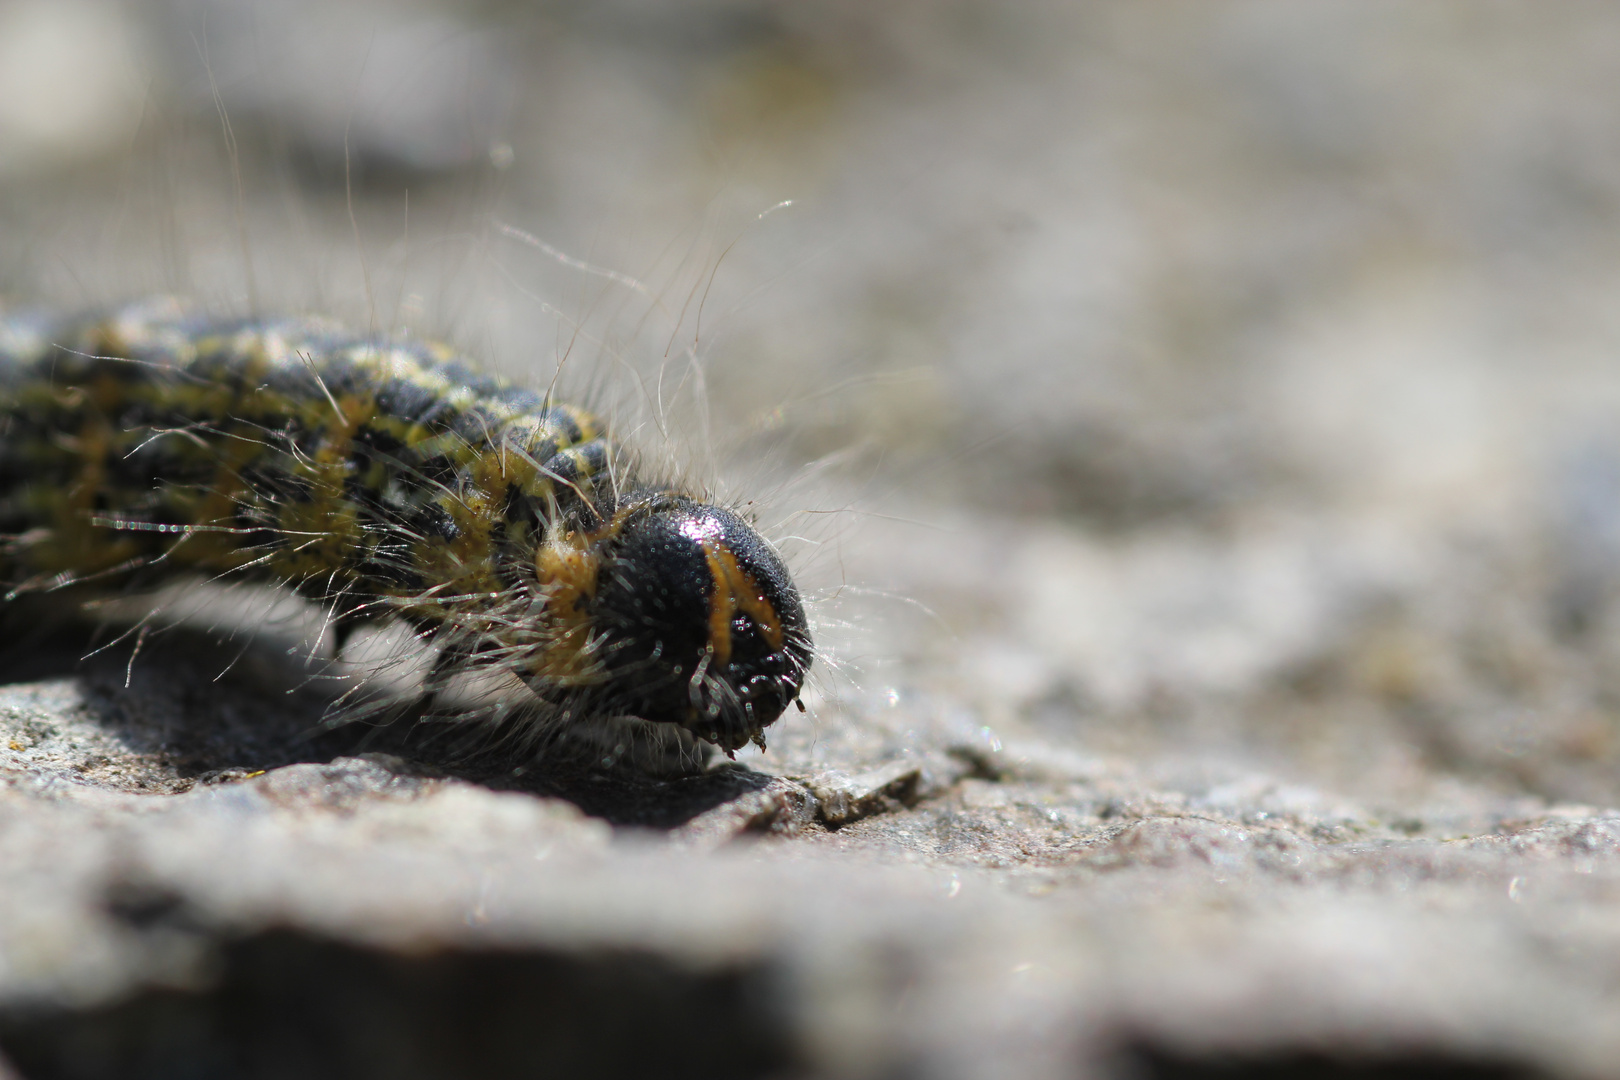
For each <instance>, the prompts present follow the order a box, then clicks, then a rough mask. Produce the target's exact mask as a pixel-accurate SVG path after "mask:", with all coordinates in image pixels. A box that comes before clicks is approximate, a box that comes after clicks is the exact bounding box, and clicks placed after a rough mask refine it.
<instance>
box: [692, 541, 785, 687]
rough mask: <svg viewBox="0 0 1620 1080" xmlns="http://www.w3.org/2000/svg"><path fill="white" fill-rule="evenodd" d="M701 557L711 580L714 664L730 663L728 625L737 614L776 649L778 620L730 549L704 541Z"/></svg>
mask: <svg viewBox="0 0 1620 1080" xmlns="http://www.w3.org/2000/svg"><path fill="white" fill-rule="evenodd" d="M703 555H704V558H706V559H708V561H709V576H710V577H711V578H713V579H714V592H713V593H711V594H710V595H709V648H710V649H711V650H712V651H713V653H714V662H715V663H716V664H719V665H721V666H722V667H724V666H725V665H726V664H729V663H731V622H732V619H734V618H735V617H736V614H737V612H738V611H741V612H742V613H743V614H745V615H747V616H749V617H750V618H752V619H753V620H754V622H756V623H758V624H759V629H760V633H762V634H764V635H765V643H766V644H767V645H769V646H770V647H771V648H772V649H780V648H781V647H782V641H783V638H784V634H783V631H782V619H781V616H780V615H778V614H777V612H776V608H775V607H774V606H773V605H772V604H771V602H770V601H769V600H767V599H766V598H765V593H764V592H763V591H762V590H761V589H760V587H759V582H757V581H755V580H754V576H753V575H752V574H750V573H749V572H748V571H746V570H744V569H743V568H742V567H740V566H738V565H737V557H736V556H735V555H733V554H732V553H731V549H730V548H727V547H724V546H722V545H720V544H717V543H715V542H714V541H712V540H705V541H703Z"/></svg>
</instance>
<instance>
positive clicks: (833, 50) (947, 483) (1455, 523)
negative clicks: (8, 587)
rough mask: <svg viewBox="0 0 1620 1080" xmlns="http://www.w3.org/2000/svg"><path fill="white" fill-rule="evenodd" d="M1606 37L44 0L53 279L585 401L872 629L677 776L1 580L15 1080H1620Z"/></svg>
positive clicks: (45, 252)
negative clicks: (24, 593)
mask: <svg viewBox="0 0 1620 1080" xmlns="http://www.w3.org/2000/svg"><path fill="white" fill-rule="evenodd" d="M1617 42H1620V8H1616V7H1615V6H1614V5H1612V4H1602V3H1598V2H1596V0H1568V2H1566V3H1563V4H1559V5H1556V6H1554V5H1547V4H1545V3H1538V2H1535V0H1499V2H1494V3H1492V4H1489V5H1481V4H1479V3H1477V0H1431V2H1429V3H1425V4H1423V5H1414V4H1410V3H1397V2H1388V0H1313V2H1311V3H1301V2H1298V0H1291V2H1288V3H1277V2H1276V0H1159V2H1156V3H1154V4H1142V3H1140V2H1139V0H1091V2H1088V3H1084V4H1051V3H1045V2H1041V0H1028V2H1026V0H1007V2H1003V3H996V4H958V3H891V4H853V3H846V4H838V3H831V4H787V3H778V2H774V0H678V2H677V0H665V2H661V3H658V4H647V3H639V2H635V0H608V2H604V3H593V4H578V3H561V2H553V3H546V2H535V3H523V4H516V3H502V2H500V0H489V2H486V3H480V4H475V5H469V4H461V3H452V2H451V0H413V2H412V3H410V4H378V3H371V2H369V0H355V2H350V3H339V2H336V0H323V2H322V3H319V4H315V3H310V2H306V0H296V2H291V0H289V2H282V3H266V2H250V0H172V2H168V3H162V4H159V3H135V2H133V0H132V2H129V3H119V2H118V0H76V2H74V3H71V4H69V3H62V2H56V0H13V2H9V3H0V60H3V61H4V63H0V291H3V293H4V301H5V304H6V309H7V310H9V308H10V306H11V305H12V304H13V303H16V304H18V305H21V306H31V305H35V304H39V305H44V306H47V307H56V308H68V309H82V308H86V307H97V306H105V305H110V304H114V303H118V302H124V301H128V300H130V299H134V298H137V297H140V296H143V295H148V294H151V293H154V292H175V293H181V294H185V295H187V296H190V297H192V298H194V299H195V300H196V301H198V302H199V303H200V304H201V305H203V306H204V307H205V308H206V309H208V310H210V311H213V312H216V313H218V314H220V315H222V316H224V315H243V316H251V315H256V314H272V313H281V312H294V313H297V312H305V311H313V312H317V313H320V314H323V315H329V316H334V317H337V318H340V319H343V320H344V321H346V322H348V323H350V324H351V325H353V326H356V327H362V328H366V329H367V331H368V332H373V333H376V334H378V335H386V336H389V337H391V338H393V337H411V336H417V337H429V336H431V337H434V338H439V339H444V340H448V341H450V342H452V343H453V344H455V345H457V346H458V347H460V348H462V349H464V350H465V351H466V352H467V353H468V354H469V355H471V356H473V357H475V358H477V359H478V360H479V361H480V362H482V363H485V364H487V365H488V366H490V367H491V368H495V369H498V370H501V371H504V372H506V373H507V374H510V375H512V376H513V377H514V378H517V379H520V380H523V381H526V382H527V383H528V384H529V385H532V386H535V387H538V388H547V389H549V388H551V387H552V386H554V385H555V386H557V387H559V388H560V391H561V392H566V393H575V392H577V393H579V394H580V395H581V397H580V399H579V400H582V401H584V402H586V403H589V404H591V405H592V407H596V408H600V409H601V410H602V411H603V412H604V413H605V414H607V415H610V416H612V417H613V419H614V423H615V426H616V428H617V429H618V430H619V432H620V434H621V435H622V436H623V437H624V438H626V439H627V440H628V441H630V442H632V443H634V444H635V445H636V446H637V447H638V449H640V450H642V451H643V452H644V453H645V456H646V458H647V460H648V461H649V463H650V465H651V466H652V467H653V468H654V469H655V470H656V471H658V472H659V474H660V475H664V474H669V475H679V476H683V477H688V478H690V479H691V482H692V483H694V484H695V485H696V486H698V487H703V488H706V489H707V490H711V491H713V492H715V494H716V497H717V498H720V499H723V500H725V501H727V502H728V504H730V505H734V506H737V507H738V508H740V509H741V510H743V511H744V512H746V513H750V514H755V515H757V516H758V517H759V519H760V523H761V526H762V528H763V529H764V530H765V532H766V533H767V534H768V535H769V536H771V537H772V538H773V540H776V541H779V542H780V545H781V548H782V550H783V553H784V555H785V557H786V558H787V560H788V561H789V563H790V564H791V565H792V566H793V569H794V572H795V574H796V575H797V576H798V578H799V580H801V581H802V582H803V583H804V584H805V587H806V591H807V596H808V599H809V601H810V604H809V607H810V609H811V614H812V618H813V619H814V621H815V623H816V637H817V641H818V644H819V646H820V647H821V649H822V655H821V656H820V657H819V658H818V662H817V666H816V674H815V679H814V682H813V685H812V686H811V687H810V688H809V690H808V691H807V693H806V695H805V697H806V701H807V703H808V704H809V706H810V711H809V713H808V715H806V716H799V715H797V714H793V715H789V716H788V717H786V718H785V719H784V720H783V721H782V722H781V723H780V724H779V725H778V726H777V727H775V728H773V729H772V730H771V733H770V734H771V738H770V743H771V748H770V750H769V751H768V752H766V753H757V752H754V751H752V750H750V751H747V752H744V753H743V754H741V755H740V756H739V760H738V762H736V763H729V762H718V763H717V764H716V767H715V768H713V769H712V770H710V771H708V772H707V773H705V774H703V775H700V776H695V777H690V778H686V779H683V780H665V781H659V780H649V779H644V778H637V777H632V776H626V775H622V774H616V773H592V772H588V771H587V772H581V771H578V770H577V769H572V768H561V767H555V763H550V764H548V763H546V762H507V763H500V762H494V761H480V762H476V763H475V762H469V761H466V760H462V761H460V762H457V761H456V760H447V759H445V757H444V756H443V755H442V754H438V753H436V752H434V746H433V744H432V740H431V739H428V740H425V741H413V740H412V739H410V738H404V739H400V738H395V737H394V736H395V735H396V734H398V733H390V732H386V731H376V730H371V729H359V730H350V729H339V730H327V729H326V728H325V727H323V725H322V723H321V720H322V716H323V709H324V707H325V706H324V701H323V700H322V699H321V698H320V697H319V696H318V695H317V694H316V693H314V690H316V689H319V687H318V686H315V685H310V686H303V687H302V688H301V689H300V688H299V687H300V679H301V678H304V676H307V672H303V673H302V674H300V671H299V670H298V669H299V663H298V660H299V655H298V650H299V648H300V644H299V641H298V640H293V641H290V642H288V641H282V642H280V643H271V642H269V641H268V638H269V637H271V636H273V631H274V629H275V628H274V627H271V629H269V630H266V631H265V633H264V634H263V635H261V640H258V641H257V642H254V641H251V640H243V639H242V638H241V637H240V635H238V636H235V637H233V636H232V634H231V633H227V632H218V625H219V622H223V621H226V620H223V619H221V620H218V621H216V622H210V621H209V620H208V619H203V620H201V621H197V620H194V625H193V628H192V629H191V630H188V631H185V632H181V631H171V632H168V633H165V634H157V635H154V636H153V637H152V639H151V640H150V641H149V642H146V643H145V647H144V648H142V649H140V650H139V655H136V656H132V655H131V651H130V648H129V643H127V642H126V643H123V644H114V645H112V646H110V647H108V648H106V649H105V650H104V651H97V650H98V648H99V647H100V646H101V645H105V644H107V643H108V639H107V638H106V637H105V636H104V637H102V638H98V639H95V640H87V639H85V638H84V637H83V636H82V635H81V636H79V637H77V638H75V637H74V636H73V634H72V633H69V632H66V631H64V633H63V635H61V636H57V637H50V636H45V635H43V634H42V633H41V631H39V629H38V628H37V627H36V626H34V625H32V624H28V623H26V622H23V621H19V620H18V619H17V618H15V617H12V616H8V617H7V618H6V621H4V622H3V623H0V1055H3V1056H4V1057H5V1058H7V1059H9V1063H10V1064H9V1065H0V1073H3V1072H4V1071H5V1070H6V1069H7V1068H9V1069H11V1070H12V1071H14V1072H15V1073H17V1074H19V1075H21V1076H24V1077H27V1078H29V1080H43V1078H53V1077H62V1078H85V1080H100V1078H103V1077H107V1078H111V1077H119V1078H124V1077H142V1078H144V1077H152V1078H158V1077H162V1078H165V1080H167V1078H170V1077H198V1078H203V1077H206V1078H215V1077H218V1078H236V1077H252V1078H259V1077H283V1076H285V1077H295V1076H296V1077H312V1076H313V1077H323V1076H331V1077H344V1078H351V1077H373V1076H374V1077H390V1078H394V1077H421V1078H424V1080H428V1078H435V1080H436V1078H440V1077H461V1076H478V1077H491V1078H499V1077H504V1076H530V1075H545V1076H560V1077H568V1076H626V1077H642V1076H684V1075H690V1076H694V1077H697V1076H701V1077H727V1076H738V1077H743V1076H747V1077H783V1078H785V1077H829V1078H836V1077H850V1078H868V1077H869V1078H883V1080H898V1078H902V1077H903V1078H913V1077H915V1078H935V1077H938V1078H963V1080H967V1078H979V1077H985V1078H989V1077H997V1078H999V1077H1014V1078H1023V1077H1029V1078H1047V1077H1051V1078H1057V1077H1063V1078H1075V1077H1085V1078H1097V1080H1215V1078H1221V1077H1225V1078H1231V1077H1238V1076H1259V1077H1268V1078H1275V1080H1282V1078H1290V1077H1330V1078H1346V1080H1348V1078H1372V1077H1386V1078H1387V1077H1417V1076H1425V1077H1427V1076H1432V1075H1440V1076H1445V1077H1451V1078H1457V1080H1506V1078H1521V1077H1548V1078H1558V1080H1602V1078H1617V1080H1620V1046H1617V1045H1616V1043H1617V1041H1620V1015H1617V1012H1620V994H1617V989H1616V988H1617V982H1616V976H1615V972H1616V971H1620V903H1617V901H1620V895H1617V894H1620V812H1617V811H1616V810H1615V809H1612V808H1615V807H1620V602H1617V600H1620V438H1617V437H1616V435H1615V432H1616V430H1617V428H1616V425H1615V417H1616V415H1617V413H1620V366H1617V365H1616V364H1615V362H1614V358H1615V356H1616V355H1620V320H1616V319H1615V317H1614V297H1615V296H1616V295H1617V294H1620V228H1617V227H1616V220H1615V219H1616V216H1617V208H1620V168H1617V167H1616V161H1617V158H1620V151H1617V149H1616V147H1617V144H1616V140H1615V137H1614V133H1615V132H1617V131H1620V104H1617V103H1620V63H1617V58H1620V47H1617V45H1616V43H1617ZM221 112H223V114H224V115H223V118H222V116H221ZM222 119H223V121H224V122H223V123H222V122H221V121H222ZM181 602H182V600H178V599H177V600H175V603H176V604H179V603H181ZM224 606H225V607H233V606H236V598H233V599H231V600H230V601H229V602H227V603H226V604H225V605H224ZM241 606H244V607H245V606H246V604H245V602H244V603H243V605H241ZM7 610H8V612H9V611H10V609H7ZM110 610H111V609H110V608H103V609H101V611H102V614H107V613H108V612H109V611H110ZM57 614H60V613H57ZM216 614H218V612H217V611H216ZM237 614H238V615H241V612H240V611H238V612H237ZM305 614H307V613H305ZM210 618H213V617H212V616H210ZM239 621H241V620H239ZM246 621H247V622H250V623H259V624H263V626H271V624H275V625H276V626H283V628H285V627H290V626H292V625H293V624H294V623H296V622H297V619H295V618H292V617H290V616H289V617H288V618H287V619H285V620H282V619H281V617H280V616H277V618H276V619H271V618H269V617H268V616H266V617H264V618H263V619H260V618H258V617H257V616H251V617H248V618H247V619H246ZM211 626H212V627H214V629H215V631H216V632H208V631H209V629H210V627H211ZM261 628H262V627H261ZM306 630H307V627H306ZM293 636H294V638H295V639H296V638H297V634H296V633H295V634H294V635H293ZM315 636H316V637H318V636H319V634H318V631H317V633H316V634H315ZM137 640H140V637H139V635H137ZM378 641H380V644H378V649H379V650H380V651H384V652H385V651H386V649H387V648H388V647H391V646H389V642H388V640H384V639H382V638H379V639H375V640H374V641H373V643H374V644H377V643H378ZM304 645H305V646H307V645H308V642H307V640H306V641H305V642H304ZM289 650H291V651H289ZM289 674H291V675H292V676H293V678H292V679H291V680H290V683H289V682H288V680H286V678H285V677H286V676H287V675H289ZM289 687H291V688H292V691H293V692H288V690H289ZM407 734H409V733H407ZM7 1080H9V1078H7Z"/></svg>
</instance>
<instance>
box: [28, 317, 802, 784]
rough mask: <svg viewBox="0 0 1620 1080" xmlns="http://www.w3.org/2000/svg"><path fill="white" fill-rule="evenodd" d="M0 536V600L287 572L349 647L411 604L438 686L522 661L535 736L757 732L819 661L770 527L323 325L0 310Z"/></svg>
mask: <svg viewBox="0 0 1620 1080" xmlns="http://www.w3.org/2000/svg"><path fill="white" fill-rule="evenodd" d="M0 534H4V546H3V548H0V580H3V581H4V582H5V583H6V587H7V588H8V589H9V590H10V591H9V594H8V597H7V598H8V599H15V598H16V597H17V596H19V595H21V594H24V593H31V592H42V591H48V590H60V589H77V590H81V591H82V590H91V589H111V588H115V587H129V586H132V585H142V586H144V585H150V584H158V583H161V582H164V581H166V580H170V579H173V578H175V577H177V576H179V575H187V574H190V575H195V574H198V573H201V574H206V575H210V576H215V577H230V578H233V579H249V580H259V581H266V582H270V583H273V584H275V585H278V586H282V587H286V588H290V589H294V590H296V591H297V592H299V593H300V594H302V595H303V596H305V597H307V598H309V599H311V600H313V601H315V602H316V603H318V604H320V605H322V606H323V607H324V608H325V609H326V610H327V611H328V612H329V614H330V618H331V620H332V625H333V627H334V629H335V633H336V637H337V640H338V649H339V651H340V652H341V648H342V641H343V639H344V638H345V637H346V636H347V635H348V634H349V633H350V632H351V631H352V630H353V629H354V628H355V627H356V626H358V625H361V624H363V623H366V622H368V621H372V620H378V619H386V618H393V619H399V620H402V621H404V622H405V623H407V624H408V625H410V626H411V627H413V628H414V629H415V630H416V631H417V633H418V634H419V635H420V636H421V637H422V638H424V639H427V640H429V641H430V642H431V643H432V645H433V646H434V647H435V649H436V650H437V657H436V659H435V661H434V664H433V669H432V671H431V673H430V674H429V675H428V677H427V679H426V681H425V683H424V694H425V696H426V701H427V702H428V703H431V702H432V700H433V696H434V695H435V694H436V693H438V692H440V691H442V689H443V688H444V687H445V686H446V685H447V684H448V682H449V680H450V679H451V678H453V677H456V676H459V675H465V674H467V673H469V672H485V673H488V672H496V673H505V674H509V675H510V676H515V677H516V679H518V680H520V681H521V682H522V684H523V685H524V686H526V687H527V689H528V693H529V695H530V697H531V700H530V701H528V702H527V703H526V706H525V708H526V716H527V719H528V721H529V723H528V726H527V730H528V731H529V740H530V741H531V742H532V743H534V744H535V745H536V746H538V747H541V748H543V747H544V746H545V745H546V744H547V743H548V742H550V741H553V740H555V739H556V738H558V737H568V733H570V732H577V731H579V730H581V729H584V728H588V727H590V726H592V725H597V726H601V725H612V724H622V723H623V722H628V723H630V724H631V725H632V726H633V728H634V731H635V732H639V734H632V736H631V737H632V738H637V737H639V738H643V739H651V740H653V741H658V740H660V739H668V738H669V737H672V736H677V735H678V736H680V739H682V740H684V742H685V744H686V745H687V746H688V747H690V745H691V738H695V739H697V740H701V741H703V742H707V743H711V744H713V745H714V746H717V747H719V748H720V749H721V750H724V751H726V752H727V753H728V754H730V753H733V752H735V751H736V750H737V749H738V748H740V747H742V746H744V745H745V744H747V743H749V742H750V741H751V742H754V743H756V744H757V745H759V746H760V747H763V746H764V744H765V743H764V731H765V729H766V728H767V727H768V726H769V725H770V724H772V723H773V722H774V721H775V720H776V719H777V718H778V717H779V716H780V715H781V714H782V712H783V711H784V710H785V709H786V708H787V706H788V705H789V704H790V703H793V702H796V701H797V699H798V695H799V690H800V687H801V686H802V685H803V682H804V678H805V674H806V672H807V670H808V669H809V666H810V662H811V657H812V645H811V640H810V634H809V630H808V626H807V623H806V619H805V613H804V608H803V605H802V603H801V602H800V598H799V594H798V591H797V589H796V588H795V586H794V584H793V582H792V580H791V578H790V577H789V574H788V571H787V569H786V567H785V566H784V565H783V562H782V560H781V559H780V557H779V556H778V555H777V553H776V552H775V551H774V550H773V549H772V548H771V546H770V545H769V544H768V543H767V542H766V541H765V540H764V539H763V538H762V537H760V536H759V534H758V533H757V532H755V531H754V529H753V528H752V527H751V526H750V525H749V524H748V523H747V522H746V521H744V520H743V519H742V518H741V517H740V516H738V515H737V514H736V513H734V512H732V511H730V510H727V509H725V508H723V507H720V506H716V505H713V504H710V503H708V502H705V501H704V500H703V499H701V498H700V497H698V496H697V495H695V494H692V493H690V492H687V491H684V490H682V489H680V488H678V487H674V486H670V485H661V484H654V483H647V482H644V481H641V480H639V479H638V478H637V477H636V475H635V469H634V466H633V462H632V460H631V459H630V457H629V456H628V455H627V454H625V453H623V452H622V451H621V450H620V449H619V448H618V447H616V446H615V444H614V443H613V442H612V440H611V439H610V438H609V436H608V434H607V433H606V431H605V430H604V427H603V425H602V423H601V422H600V421H599V420H598V419H597V418H596V417H594V416H592V415H591V414H590V413H588V412H585V411H583V410H580V409H576V408H573V407H571V406H568V405H563V404H559V403H557V402H555V401H553V400H551V399H550V398H549V397H548V396H543V395H540V394H537V393H534V392H533V391H530V390H526V389H522V388H519V387H515V386H511V385H509V384H506V383H504V382H501V381H499V380H497V379H494V378H490V377H487V376H483V375H479V374H477V373H476V372H475V371H474V370H473V369H472V368H471V367H470V366H469V365H468V364H467V363H465V362H464V361H463V360H461V359H459V358H458V357H457V356H456V355H455V354H454V353H452V352H451V351H450V350H448V349H446V348H444V347H442V346H437V345H432V344H422V343H414V342H413V343H403V344H397V343H380V342H378V341H376V340H374V339H368V338H365V337H362V336H357V335H355V334H353V333H349V332H346V331H344V330H343V329H341V328H340V327H338V326H336V325H335V324H332V323H328V322H325V321H321V320H316V319H309V318H302V319H286V320H265V319H243V320H237V321H220V320H212V319H208V318H205V317H201V316H196V315H192V314H188V313H187V312H186V310H185V309H184V308H183V307H182V306H180V305H179V304H177V303H175V302H174V301H172V300H157V301H148V302H145V303H142V304H138V305H134V306H131V307H128V308H125V309H123V310H121V311H118V312H116V313H114V314H112V315H111V316H109V317H103V318H89V319H72V318H67V319H63V318H49V317H40V318H27V317H13V318H8V319H3V320H0ZM801 708H802V706H801ZM682 733H685V734H682ZM688 735H689V736H690V737H691V738H688V737H687V736H688ZM687 759H688V762H689V763H690V760H691V755H690V754H688V755H687Z"/></svg>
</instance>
